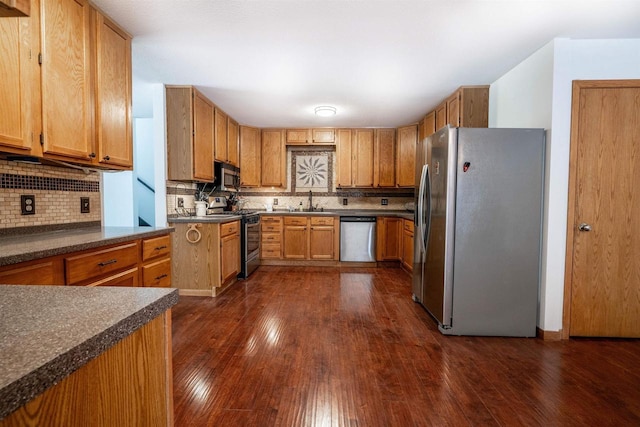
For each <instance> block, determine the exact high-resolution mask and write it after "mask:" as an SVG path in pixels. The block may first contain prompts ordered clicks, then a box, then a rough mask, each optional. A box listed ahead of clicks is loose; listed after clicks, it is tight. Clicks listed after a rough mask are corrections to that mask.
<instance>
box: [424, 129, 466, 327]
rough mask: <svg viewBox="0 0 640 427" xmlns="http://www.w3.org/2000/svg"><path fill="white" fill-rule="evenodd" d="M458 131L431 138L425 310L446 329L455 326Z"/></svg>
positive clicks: (439, 134)
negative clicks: (454, 261)
mask: <svg viewBox="0 0 640 427" xmlns="http://www.w3.org/2000/svg"><path fill="white" fill-rule="evenodd" d="M457 131H458V130H457V129H456V128H450V127H448V126H447V127H445V128H442V129H440V130H439V131H438V132H436V133H435V134H433V135H432V136H431V137H430V138H428V147H427V150H428V157H429V158H430V163H431V164H430V167H429V177H430V185H429V186H428V187H427V188H428V189H429V190H430V191H429V193H430V194H429V198H430V201H429V205H430V221H429V231H428V233H427V235H428V236H427V237H428V240H427V250H426V261H425V264H424V285H423V288H424V300H423V302H422V303H423V305H424V306H425V308H426V309H427V310H428V311H429V312H430V313H431V314H432V315H433V316H434V317H435V318H436V320H438V322H439V323H440V324H441V325H442V326H443V327H445V328H448V327H449V326H450V324H451V310H452V293H453V246H454V245H453V236H454V234H453V230H454V223H455V216H454V214H455V202H456V198H455V187H456V174H455V170H456V162H457V148H456V147H457Z"/></svg>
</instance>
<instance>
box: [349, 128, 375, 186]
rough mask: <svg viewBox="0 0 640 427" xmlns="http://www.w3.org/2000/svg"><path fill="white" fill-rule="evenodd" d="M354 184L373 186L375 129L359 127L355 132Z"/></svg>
mask: <svg viewBox="0 0 640 427" xmlns="http://www.w3.org/2000/svg"><path fill="white" fill-rule="evenodd" d="M353 142H354V143H353V150H354V158H355V164H354V171H353V176H354V179H353V185H354V186H356V187H373V152H374V147H373V129H357V130H356V131H355V133H354V141H353Z"/></svg>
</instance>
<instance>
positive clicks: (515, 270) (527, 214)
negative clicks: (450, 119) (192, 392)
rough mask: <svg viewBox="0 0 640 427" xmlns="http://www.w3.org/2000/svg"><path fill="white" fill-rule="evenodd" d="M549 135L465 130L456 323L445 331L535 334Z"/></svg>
mask: <svg viewBox="0 0 640 427" xmlns="http://www.w3.org/2000/svg"><path fill="white" fill-rule="evenodd" d="M543 162H544V131H543V130H541V129H463V128H461V129H459V135H458V159H457V175H458V177H457V193H456V221H455V239H456V243H455V268H454V280H455V281H454V288H453V292H454V295H453V322H452V327H451V329H448V330H442V329H441V330H442V332H443V333H447V334H456V335H500V336H535V333H536V313H537V301H538V283H539V268H540V248H541V246H540V236H541V224H542V197H543Z"/></svg>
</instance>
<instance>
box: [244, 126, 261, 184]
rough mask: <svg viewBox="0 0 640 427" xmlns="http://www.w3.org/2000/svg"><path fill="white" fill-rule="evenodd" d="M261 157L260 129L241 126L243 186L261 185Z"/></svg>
mask: <svg viewBox="0 0 640 427" xmlns="http://www.w3.org/2000/svg"><path fill="white" fill-rule="evenodd" d="M261 158H262V155H261V144H260V129H258V128H253V127H249V126H240V186H241V187H260V182H261V180H260V178H261V175H262V172H261V171H262V165H261Z"/></svg>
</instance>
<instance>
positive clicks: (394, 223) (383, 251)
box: [376, 217, 402, 261]
mask: <svg viewBox="0 0 640 427" xmlns="http://www.w3.org/2000/svg"><path fill="white" fill-rule="evenodd" d="M376 222H377V223H376V258H377V260H378V261H394V260H399V259H400V242H401V239H402V234H401V230H402V218H392V217H380V218H378V219H377V221H376Z"/></svg>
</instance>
